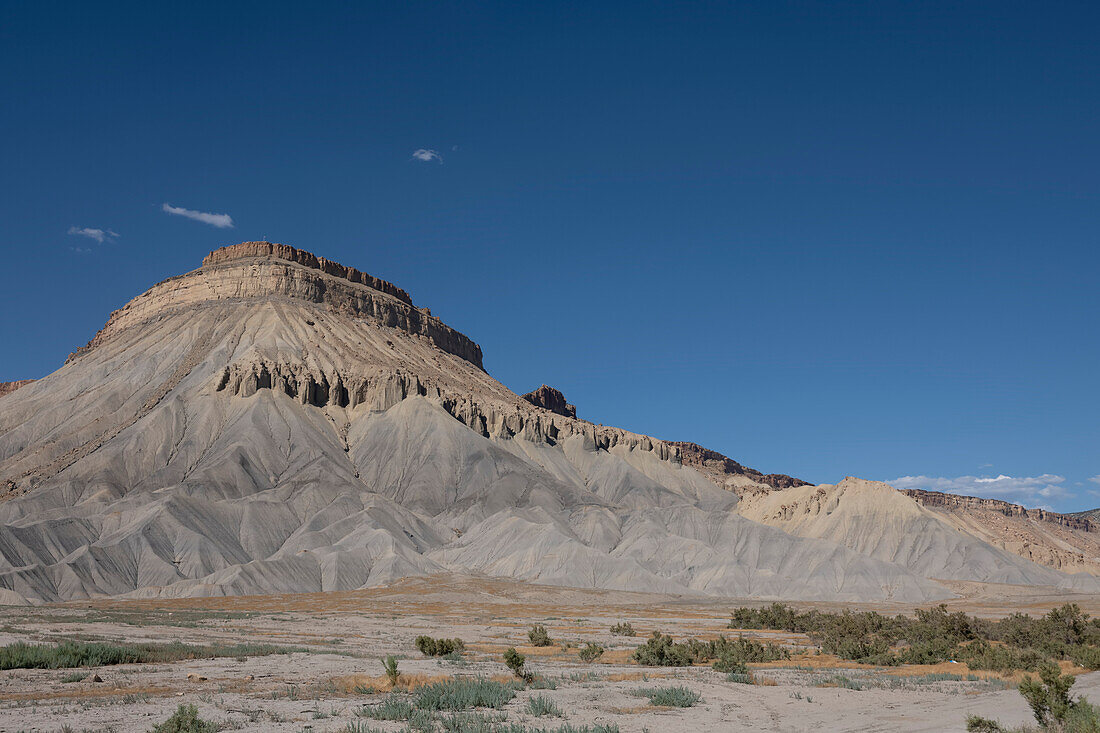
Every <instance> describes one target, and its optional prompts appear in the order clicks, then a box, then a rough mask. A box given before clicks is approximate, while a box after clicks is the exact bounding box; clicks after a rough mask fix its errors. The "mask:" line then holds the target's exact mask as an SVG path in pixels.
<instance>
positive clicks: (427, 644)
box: [416, 636, 466, 657]
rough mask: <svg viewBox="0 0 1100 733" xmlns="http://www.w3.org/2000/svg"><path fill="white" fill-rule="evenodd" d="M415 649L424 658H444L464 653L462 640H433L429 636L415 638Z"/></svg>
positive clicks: (464, 646) (464, 647)
mask: <svg viewBox="0 0 1100 733" xmlns="http://www.w3.org/2000/svg"><path fill="white" fill-rule="evenodd" d="M416 648H417V649H418V650H420V653H421V654H423V655H424V656H426V657H445V656H447V655H449V654H456V653H457V654H461V653H462V652H464V651H466V644H464V643H463V641H462V639H458V638H454V639H442V638H441V639H433V638H432V637H430V636H418V637H416Z"/></svg>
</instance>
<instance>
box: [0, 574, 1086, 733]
mask: <svg viewBox="0 0 1100 733" xmlns="http://www.w3.org/2000/svg"><path fill="white" fill-rule="evenodd" d="M969 591H970V593H969V598H966V599H960V600H958V601H955V602H953V603H952V604H949V605H952V606H954V607H958V608H965V609H966V610H968V611H969V612H972V613H973V612H982V611H984V612H986V613H989V614H990V615H1000V614H1003V613H1007V612H1011V611H1013V610H1023V611H1025V612H1031V613H1038V612H1042V611H1043V610H1045V609H1046V608H1049V607H1051V606H1053V605H1057V604H1060V603H1063V602H1065V601H1066V600H1067V597H1066V596H1065V595H1055V594H1045V593H1044V592H1043V591H1037V590H1034V589H1011V588H1003V587H1002V588H999V589H990V588H988V587H984V588H977V587H974V588H970V589H969ZM1071 600H1074V601H1076V602H1078V603H1079V604H1081V605H1082V607H1084V608H1085V609H1086V610H1089V611H1091V612H1092V613H1097V611H1100V597H1095V596H1080V597H1074V598H1072V599H1071ZM736 605H742V604H741V603H739V602H736V601H716V600H714V599H690V598H672V597H660V596H651V595H643V594H631V593H624V592H605V591H584V590H570V589H561V588H550V587H545V586H532V585H521V584H516V583H508V582H505V581H471V580H459V579H449V578H435V579H417V580H410V581H406V582H403V583H399V584H397V585H395V586H393V587H391V588H387V589H378V590H371V591H355V592H348V593H334V594H310V595H294V596H265V597H236V598H217V599H180V600H176V601H96V602H83V603H71V604H65V605H57V606H44V607H39V608H5V609H0V644H10V643H12V642H14V641H20V640H22V641H51V640H52V641H56V640H59V639H61V638H84V639H93V638H94V639H102V640H114V641H119V640H127V641H159V642H164V641H171V640H179V641H183V642H185V643H196V644H197V643H207V644H208V643H212V642H230V643H232V642H266V643H273V644H280V645H293V646H302V647H306V648H308V649H309V651H308V652H299V653H294V654H290V655H273V656H262V657H249V658H220V659H204V660H194V661H183V662H175V663H170V664H155V665H120V666H111V667H102V668H98V669H95V670H88V671H90V672H91V673H92V674H93V675H98V677H99V679H100V680H101V681H99V682H94V681H91V679H92V678H91V677H89V678H88V679H86V680H83V681H79V682H63V681H62V680H63V678H65V677H66V676H67V675H71V673H72V670H10V671H4V672H0V731H61V730H66V728H65V726H69V729H72V730H74V731H80V730H89V731H110V730H114V731H145V730H149V729H150V728H151V727H152V726H153V724H155V723H157V722H160V721H162V720H164V719H165V718H167V717H168V716H169V715H170V714H171V713H172V712H173V710H175V708H176V706H177V705H179V704H180V703H193V704H195V705H197V706H198V708H199V710H200V714H201V715H202V717H204V718H206V719H208V720H212V721H216V722H218V723H221V724H223V726H224V728H225V729H235V730H246V731H295V732H298V731H304V730H310V731H314V732H315V733H321V732H329V733H336V732H337V731H344V730H346V729H347V727H348V724H349V723H353V722H365V723H367V724H369V725H371V726H374V727H375V728H376V729H382V730H387V731H397V730H401V729H402V728H403V725H404V724H402V723H393V722H383V721H374V720H369V719H365V718H360V717H358V716H357V715H356V710H357V709H359V708H361V707H362V706H363V705H365V704H370V703H372V702H378V701H380V700H381V699H383V698H384V697H385V693H384V692H380V693H375V694H366V693H364V692H362V691H361V690H362V689H363V688H364V686H369V685H375V686H378V687H384V686H385V684H386V683H385V681H384V680H385V678H384V677H383V676H382V667H381V664H380V661H379V660H380V658H381V657H382V656H384V655H387V654H393V655H395V656H397V657H398V659H399V660H400V661H399V664H400V670H401V672H402V675H403V676H402V678H401V683H400V684H402V685H403V684H409V683H411V684H414V685H415V684H417V683H422V682H424V681H429V680H431V679H433V678H434V679H442V678H444V677H449V676H452V675H469V676H476V675H481V676H492V677H497V678H499V679H502V680H503V679H505V678H506V675H507V674H508V672H507V670H506V669H505V667H504V665H503V663H502V661H501V654H502V652H503V650H504V649H506V648H507V647H509V646H515V647H516V648H517V649H519V650H520V651H521V652H522V653H524V654H526V655H527V656H528V667H529V668H530V669H531V670H532V671H534V672H536V673H537V674H538V675H540V676H541V677H543V678H546V679H548V680H551V681H552V682H553V684H554V685H555V689H539V690H525V691H522V692H520V693H518V694H517V696H516V698H515V699H514V700H512V701H511V702H510V703H509V704H508V705H507V706H506V707H505V708H504V709H503V710H502V711H501V712H503V713H504V714H506V716H507V721H508V722H511V723H523V724H526V725H530V726H533V727H554V728H556V727H557V726H559V725H561V724H563V723H569V724H572V725H574V726H576V725H582V724H592V723H615V724H617V725H618V726H619V727H620V729H621V730H622V731H623V732H624V733H627V732H641V731H653V732H654V733H656V732H657V731H685V732H687V731H731V730H773V731H807V730H816V731H822V730H825V731H961V730H964V721H965V719H966V716H967V714H971V713H973V714H978V715H984V716H988V717H996V718H998V719H1000V720H1001V721H1002V722H1004V723H1008V724H1023V723H1026V722H1028V721H1029V720H1030V713H1029V711H1028V708H1027V706H1026V704H1025V703H1024V701H1023V699H1022V698H1021V697H1020V695H1019V693H1017V692H1016V690H1015V688H1014V686H1012V685H1013V683H1014V680H1012V679H1010V678H1000V677H998V676H997V675H992V674H989V673H985V672H979V673H976V676H978V677H979V678H980V679H977V680H970V681H967V680H966V679H965V678H966V677H967V674H968V670H967V669H966V667H965V665H937V666H936V667H906V668H899V669H883V668H873V667H866V666H863V667H861V666H859V665H852V664H849V663H846V662H842V661H840V660H836V659H833V658H831V657H827V656H815V655H809V654H798V653H796V655H795V658H794V659H792V660H791V661H790V662H783V663H774V664H764V665H755V666H754V669H753V673H754V676H755V677H756V679H757V680H758V681H759V682H762V683H763V684H756V685H746V684H736V683H731V682H729V681H727V680H726V677H725V675H723V674H720V673H717V672H715V671H714V670H712V669H710V668H709V667H693V668H686V669H672V668H645V667H639V666H638V665H636V664H633V663H631V662H630V661H629V656H630V653H631V651H632V649H633V648H634V647H635V646H637V645H638V644H640V643H642V641H643V639H644V637H645V636H646V635H648V634H649V633H650V632H651V631H653V630H655V629H659V630H661V631H662V632H665V633H670V634H672V635H673V636H675V637H677V638H683V637H688V636H694V637H711V638H713V637H714V636H715V635H717V634H719V633H725V634H731V633H733V634H736V633H737V632H736V631H731V630H730V629H728V628H726V625H727V622H728V618H729V615H728V614H729V609H730V608H732V607H734V606H736ZM796 605H805V604H796ZM881 610H886V611H891V612H899V611H902V610H907V609H904V608H887V609H881ZM619 621H629V622H631V623H632V624H633V626H634V627H635V629H636V630H637V632H638V635H637V636H636V637H634V638H625V637H619V636H612V635H611V634H610V632H609V627H610V625H611V624H613V623H615V622H619ZM532 623H543V624H545V625H546V627H547V629H548V630H549V632H550V635H551V637H552V638H553V639H555V641H558V642H567V643H568V644H570V645H572V646H570V647H569V648H566V649H563V648H562V647H561V646H560V645H555V646H551V647H543V648H535V647H531V646H529V645H528V642H527V638H526V637H527V635H526V632H527V629H528V627H529V626H530V625H531V624H532ZM745 633H746V635H751V636H754V637H756V638H760V639H767V640H773V641H777V642H780V643H784V644H787V645H790V646H791V647H792V648H794V649H795V650H796V651H797V649H798V647H799V646H800V645H802V644H805V643H806V642H807V640H806V639H804V638H800V637H799V636H798V635H794V634H784V633H778V632H745ZM419 634H431V635H433V636H448V637H451V636H459V637H461V638H462V639H464V640H465V641H466V643H467V646H468V652H467V654H466V655H465V657H464V658H463V660H462V661H458V662H450V661H442V660H436V659H428V658H425V657H423V656H421V655H420V654H419V653H418V652H417V651H416V649H415V648H414V646H413V640H414V638H415V637H416V636H417V635H419ZM588 641H595V642H598V643H600V644H603V645H604V646H606V647H607V649H608V651H607V653H606V654H605V655H604V657H603V658H602V659H600V660H599V661H598V662H596V663H593V664H586V663H583V662H581V661H580V660H579V659H578V657H577V647H579V646H582V645H583V644H584V643H585V642H588ZM81 671H84V670H81ZM937 672H947V673H951V674H956V675H960V676H962V677H963V678H964V679H963V680H962V681H930V680H929V679H928V678H927V677H926V675H927V674H928V673H937ZM837 674H840V675H843V676H844V677H846V678H848V679H850V680H853V681H854V682H856V683H857V684H859V685H860V686H862V687H863V689H861V690H853V689H846V688H843V687H837V686H835V680H834V678H833V676H834V675H837ZM189 675H191V676H192V677H191V679H189ZM669 684H675V685H683V686H686V687H688V688H690V689H692V690H694V691H695V692H697V693H699V694H700V695H701V696H702V700H701V701H700V702H699V703H698V704H696V705H695V706H694V707H691V708H686V709H661V708H653V707H652V706H650V705H649V704H648V701H647V700H646V699H645V698H644V697H638V696H636V695H634V694H632V693H633V692H635V691H636V690H638V689H639V688H645V687H653V686H660V685H669ZM357 686H358V687H359V690H360V691H356V688H357ZM1074 690H1075V692H1076V693H1078V694H1085V695H1087V696H1089V697H1091V698H1092V699H1096V700H1100V673H1092V674H1082V675H1081V676H1079V677H1078V681H1077V685H1076V687H1075V688H1074ZM535 695H542V696H545V697H549V698H550V699H551V700H553V701H554V702H555V703H556V704H557V706H558V707H559V708H560V709H561V710H562V711H563V713H564V716H563V717H559V718H549V717H542V718H534V717H532V716H531V715H529V714H528V713H527V700H528V698H530V697H532V696H535Z"/></svg>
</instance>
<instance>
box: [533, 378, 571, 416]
mask: <svg viewBox="0 0 1100 733" xmlns="http://www.w3.org/2000/svg"><path fill="white" fill-rule="evenodd" d="M523 399H525V400H527V401H528V402H530V403H531V404H532V405H534V406H535V407H541V408H542V409H544V410H549V411H550V412H554V413H557V414H558V415H564V416H565V417H576V416H577V408H576V407H574V406H573V405H570V404H569V403H568V402H566V401H565V395H563V394H562V393H561V392H559V391H558V390H556V389H554V388H553V387H549V386H547V385H545V384H544V385H542V386H541V387H539V388H538V389H536V390H534V391H533V392H528V393H527V394H525V395H523Z"/></svg>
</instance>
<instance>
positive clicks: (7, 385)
mask: <svg viewBox="0 0 1100 733" xmlns="http://www.w3.org/2000/svg"><path fill="white" fill-rule="evenodd" d="M33 381H34V380H33V379H20V380H19V381H17V382H0V397H3V396H4V395H6V394H9V393H11V392H14V391H15V390H17V389H19V388H20V387H25V386H27V385H28V384H30V383H31V382H33Z"/></svg>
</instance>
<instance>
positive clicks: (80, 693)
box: [4, 685, 172, 701]
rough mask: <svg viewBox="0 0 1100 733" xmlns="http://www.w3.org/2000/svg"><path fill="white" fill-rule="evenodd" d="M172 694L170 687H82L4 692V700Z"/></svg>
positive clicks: (77, 698)
mask: <svg viewBox="0 0 1100 733" xmlns="http://www.w3.org/2000/svg"><path fill="white" fill-rule="evenodd" d="M170 694H172V688H170V687H153V686H149V685H146V686H141V687H109V688H108V687H102V686H99V687H84V688H77V689H65V690H56V691H53V692H42V691H41V690H35V691H33V692H11V693H5V694H4V699H5V700H36V701H37V700H87V699H93V698H104V697H123V696H124V695H149V696H150V697H161V696H165V695H170Z"/></svg>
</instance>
